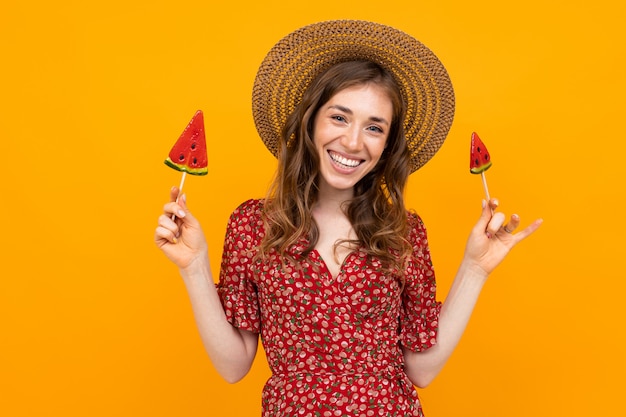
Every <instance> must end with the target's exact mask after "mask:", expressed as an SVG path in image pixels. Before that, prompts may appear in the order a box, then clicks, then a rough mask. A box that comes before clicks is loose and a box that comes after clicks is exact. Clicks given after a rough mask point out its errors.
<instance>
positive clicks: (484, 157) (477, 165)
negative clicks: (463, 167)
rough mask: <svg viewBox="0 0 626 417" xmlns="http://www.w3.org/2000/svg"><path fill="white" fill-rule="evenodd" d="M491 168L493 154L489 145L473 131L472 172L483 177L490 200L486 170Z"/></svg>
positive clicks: (471, 149)
mask: <svg viewBox="0 0 626 417" xmlns="http://www.w3.org/2000/svg"><path fill="white" fill-rule="evenodd" d="M489 168H491V156H490V155H489V151H488V150H487V147H486V146H485V144H484V143H483V141H482V140H480V138H479V137H478V135H477V134H476V132H472V141H471V145H470V172H471V173H472V174H480V175H481V177H482V179H483V187H484V188H485V194H486V195H487V201H489V199H490V198H489V189H488V188H487V179H486V178H485V171H487V170H488V169H489Z"/></svg>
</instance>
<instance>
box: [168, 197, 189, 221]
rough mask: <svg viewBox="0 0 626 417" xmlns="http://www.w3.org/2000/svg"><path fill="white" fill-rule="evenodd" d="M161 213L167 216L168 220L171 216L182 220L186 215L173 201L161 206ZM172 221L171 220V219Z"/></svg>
mask: <svg viewBox="0 0 626 417" xmlns="http://www.w3.org/2000/svg"><path fill="white" fill-rule="evenodd" d="M163 212H164V213H165V214H168V215H169V216H170V218H171V217H172V215H174V216H176V217H180V218H184V217H185V216H186V215H187V211H186V210H185V209H184V208H183V206H181V205H180V204H178V203H176V202H175V201H170V202H169V203H166V204H165V205H164V206H163ZM172 220H173V219H172Z"/></svg>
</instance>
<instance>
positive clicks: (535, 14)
mask: <svg viewBox="0 0 626 417" xmlns="http://www.w3.org/2000/svg"><path fill="white" fill-rule="evenodd" d="M5 3H8V4H4V5H3V6H2V12H1V13H0V59H1V66H0V72H1V77H0V140H1V141H2V174H1V176H0V178H1V181H2V190H1V193H2V195H3V197H2V199H1V201H2V203H1V204H0V230H2V236H4V237H3V239H2V249H1V251H0V256H1V257H2V258H1V259H2V266H1V268H2V269H1V270H0V271H1V272H0V274H1V277H2V278H1V279H0V415H6V416H34V415H63V416H86V415H88V416H110V415H127V416H138V415H150V416H206V415H211V416H213V415H215V416H218V415H235V416H239V415H242V416H243V415H246V416H247V415H250V416H254V415H258V414H259V410H260V406H259V403H260V390H261V387H262V384H263V382H264V380H265V379H266V378H267V377H268V371H267V368H266V365H265V363H264V359H263V357H261V356H260V357H259V358H258V360H257V362H256V364H255V367H254V369H253V371H252V372H251V374H250V375H249V376H248V377H247V379H246V380H245V381H243V382H241V383H240V384H237V385H233V386H231V385H228V384H226V383H225V382H222V381H221V380H220V379H219V377H218V376H217V374H216V373H215V372H214V371H213V369H212V368H211V365H210V364H209V363H208V360H207V359H206V357H205V355H204V352H203V349H202V346H201V344H200V341H199V337H198V336H197V333H196V331H195V327H194V323H193V320H192V316H191V311H190V308H189V305H188V301H187V298H186V293H185V290H184V288H183V285H182V282H181V280H180V279H179V277H178V275H177V272H176V270H175V268H174V267H173V266H172V265H171V264H169V263H168V262H167V261H166V260H165V258H164V257H163V256H162V255H161V253H160V252H159V251H158V250H157V249H156V248H155V247H154V245H153V243H152V234H153V230H154V227H155V225H156V219H157V216H158V215H159V213H160V211H161V207H162V204H163V203H164V202H165V201H166V199H167V196H168V190H169V188H170V186H172V185H174V184H177V183H178V181H179V179H180V174H179V173H178V172H176V171H173V170H171V169H169V168H167V167H166V166H165V165H164V164H163V159H164V158H165V157H166V155H167V152H168V151H169V149H170V147H171V145H172V144H173V142H174V141H175V139H176V138H177V137H178V135H179V134H180V132H181V131H182V129H183V128H184V126H185V125H186V123H187V122H188V120H189V118H190V117H191V116H192V115H193V112H194V111H195V110H197V109H203V110H204V112H205V121H206V130H207V136H208V138H207V139H208V150H209V169H210V172H209V175H208V176H207V177H188V182H187V184H186V190H187V194H188V199H189V204H190V205H191V207H192V209H193V210H194V211H195V213H196V214H197V216H198V217H200V219H201V220H202V222H203V225H204V228H205V230H206V231H209V232H210V234H211V235H210V252H211V256H212V258H213V259H214V267H217V264H218V262H217V259H218V258H219V255H220V252H221V240H222V237H223V233H224V227H225V222H226V219H227V216H228V214H229V213H230V211H231V210H232V209H233V208H234V207H235V206H236V205H237V204H239V203H240V202H242V201H243V200H244V199H246V198H249V197H258V196H262V195H264V192H265V189H266V186H267V184H268V182H269V180H270V178H271V174H272V172H273V169H274V160H273V158H272V157H271V156H270V154H269V153H268V152H267V151H266V150H265V148H264V147H263V145H262V144H261V142H260V140H259V139H258V138H257V135H256V132H255V130H254V126H253V123H252V117H251V110H250V108H251V106H250V91H251V86H252V82H253V79H254V75H255V71H256V68H257V66H258V64H259V63H260V61H261V60H262V58H263V56H264V54H265V53H266V52H267V50H268V49H269V48H270V47H271V46H272V45H273V44H274V43H275V42H276V41H277V40H278V39H279V38H281V37H282V36H283V35H285V34H287V33H288V32H290V31H292V30H294V29H296V28H298V27H300V26H302V25H304V24H308V23H312V22H315V21H318V20H325V19H334V18H357V19H370V20H377V21H379V22H381V23H386V24H390V25H393V26H396V27H398V28H400V29H402V30H404V31H406V32H409V33H411V34H413V35H414V36H416V37H417V38H418V39H420V40H422V41H423V42H424V43H425V44H427V45H428V46H429V47H431V48H432V49H433V50H434V51H435V52H436V53H437V54H438V55H439V57H440V58H441V59H442V61H443V62H444V63H445V65H446V66H447V68H448V70H449V72H450V75H451V77H452V79H453V82H454V85H455V88H456V94H457V115H456V119H455V122H454V125H453V127H452V130H451V132H450V136H449V138H448V141H447V142H446V144H445V145H444V146H443V148H442V150H441V152H440V153H438V154H437V155H436V157H435V158H434V159H433V160H432V162H431V163H430V164H429V165H427V167H425V168H424V169H423V170H420V171H419V172H418V173H416V174H414V175H413V176H412V177H411V181H410V185H409V190H408V202H409V205H410V206H411V207H413V208H415V209H417V210H418V212H419V213H420V214H421V215H422V216H423V218H424V220H425V222H426V224H427V227H428V229H429V232H430V237H431V246H432V251H433V256H434V261H435V264H436V267H437V270H438V277H439V287H440V298H443V296H445V293H446V291H447V289H448V288H449V285H450V282H451V277H452V275H453V273H454V270H455V267H456V264H457V263H458V262H459V259H460V257H461V254H462V250H463V245H464V240H465V236H466V234H467V232H468V230H469V228H470V227H471V225H472V224H473V222H474V220H475V219H476V217H477V216H478V214H479V211H480V201H481V199H482V186H481V183H480V179H479V177H477V176H472V175H470V174H469V173H468V155H467V154H468V149H469V137H470V133H471V132H472V131H473V130H476V131H477V132H479V134H480V136H481V138H482V139H483V140H484V141H485V142H486V143H487V145H488V146H489V150H490V151H491V154H492V156H493V160H494V165H493V168H492V169H491V170H489V171H488V172H487V177H488V181H489V186H490V190H491V193H492V195H494V196H497V197H499V198H500V199H501V201H502V205H501V207H502V209H503V210H504V211H507V212H510V211H511V210H513V209H514V210H516V211H518V212H519V213H520V215H521V216H522V219H523V220H526V223H528V222H529V221H531V220H532V219H534V218H537V217H543V218H544V219H545V224H544V226H543V227H542V228H541V230H540V231H539V232H537V234H536V235H535V236H533V237H532V239H531V240H529V241H527V242H524V243H523V244H522V245H521V246H520V247H519V248H518V249H517V250H516V251H515V252H514V253H513V254H512V255H511V256H510V258H509V259H508V261H507V263H506V264H505V265H503V266H502V267H501V268H500V269H499V270H498V271H497V272H496V273H494V274H493V276H492V278H491V279H490V282H489V283H488V285H487V286H486V288H485V290H484V293H483V295H482V297H481V300H480V302H479V305H478V307H477V310H476V312H475V315H474V317H473V318H472V321H471V323H470V326H469V328H468V331H467V333H466V335H465V337H464V339H463V340H462V342H461V345H460V346H459V348H458V350H457V351H456V353H455V354H454V356H453V358H452V359H451V361H450V362H449V364H448V365H447V367H446V368H445V370H444V371H443V373H442V374H441V375H440V377H439V378H438V379H437V380H436V382H435V383H433V384H432V385H431V386H430V387H429V388H427V389H425V390H421V391H420V395H421V396H422V398H423V401H424V403H425V406H424V407H425V411H426V414H427V415H428V416H429V417H449V416H464V417H473V416H476V417H478V416H480V417H500V416H507V417H515V416H528V415H533V416H556V415H568V416H603V417H610V416H621V415H623V401H622V400H623V391H624V388H625V383H624V377H623V376H624V374H626V364H625V359H624V356H625V355H624V350H625V349H624V348H625V345H626V343H625V336H624V330H623V319H624V308H623V306H624V302H623V297H624V296H623V294H624V293H626V283H625V275H626V274H625V273H624V267H623V260H624V244H623V237H624V234H625V233H626V228H625V226H624V224H625V221H624V219H623V213H624V212H625V208H626V207H625V206H626V201H625V199H624V195H625V192H624V191H625V185H624V182H625V181H624V178H625V175H624V173H623V169H624V164H623V163H621V164H620V163H619V161H620V160H622V159H623V156H624V154H625V152H626V146H625V145H624V143H625V136H626V135H625V133H626V132H625V129H624V116H623V113H624V105H623V101H624V95H625V94H626V88H625V82H624V73H625V71H626V68H625V65H624V59H625V58H624V56H625V55H626V54H625V52H626V51H625V49H626V48H625V47H624V45H625V42H626V33H625V31H624V17H625V16H626V13H625V9H624V6H623V2H618V1H612V0H597V1H577V0H574V1H569V2H565V1H559V2H546V1H544V0H529V1H526V2H521V3H520V2H502V1H495V0H492V1H484V2H480V1H477V2H466V1H460V0H459V1H449V0H447V1H446V0H442V1H429V2H421V1H409V0H405V1H401V2H398V1H385V2H379V1H371V0H347V1H344V2H335V1H327V0H321V1H317V2H314V3H310V2H294V1H292V0H290V1H283V2H279V1H266V2H262V1H250V2H249V3H250V4H247V2H245V3H244V4H240V3H237V2H219V3H218V4H215V3H214V4H212V3H211V2H210V1H187V0H181V1H174V2H172V1H136V2H133V1H119V0H108V1H77V0H76V1H67V0H65V1H63V0H61V1H56V2H51V1H50V2H44V1H41V0H39V1H37V0H35V1H33V2H18V1H12V2H5ZM557 3H558V4H557ZM216 272H217V271H216Z"/></svg>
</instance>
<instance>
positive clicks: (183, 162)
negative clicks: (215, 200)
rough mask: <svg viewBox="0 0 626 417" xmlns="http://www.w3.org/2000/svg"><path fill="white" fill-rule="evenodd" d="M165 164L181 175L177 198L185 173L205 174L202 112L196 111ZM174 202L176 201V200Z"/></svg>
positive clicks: (205, 162) (204, 140) (173, 217)
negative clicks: (180, 172)
mask: <svg viewBox="0 0 626 417" xmlns="http://www.w3.org/2000/svg"><path fill="white" fill-rule="evenodd" d="M165 164H166V165H167V166H169V167H171V168H174V169H175V170H177V171H182V173H183V176H182V178H181V179H180V185H179V186H178V196H179V197H180V195H181V194H182V191H183V185H184V184H185V177H186V176H187V173H189V174H191V175H206V174H207V172H208V169H207V154H206V137H205V136H204V116H203V114H202V110H198V111H197V112H196V114H194V115H193V117H192V118H191V121H189V124H188V125H187V127H186V128H185V130H183V133H181V135H180V136H179V138H178V140H177V141H176V143H175V144H174V147H173V148H172V150H171V151H170V154H169V155H168V157H167V159H166V160H165ZM176 201H178V198H177V199H176ZM175 218H176V215H172V220H174V219H175Z"/></svg>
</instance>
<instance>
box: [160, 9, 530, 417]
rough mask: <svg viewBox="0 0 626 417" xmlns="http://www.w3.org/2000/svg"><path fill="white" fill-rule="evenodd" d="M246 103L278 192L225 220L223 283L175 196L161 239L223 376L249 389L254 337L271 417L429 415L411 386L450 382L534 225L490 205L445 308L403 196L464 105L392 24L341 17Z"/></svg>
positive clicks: (309, 36) (265, 67) (276, 59)
mask: <svg viewBox="0 0 626 417" xmlns="http://www.w3.org/2000/svg"><path fill="white" fill-rule="evenodd" d="M381 46H384V48H383V47H381ZM296 68H297V69H298V70H296ZM253 104H254V117H255V122H256V125H257V129H258V130H259V133H260V135H261V138H262V139H263V140H264V142H265V144H266V145H267V147H268V148H269V149H270V151H272V152H273V153H274V154H275V155H277V157H278V160H279V165H278V170H277V175H276V178H275V181H274V183H273V186H272V187H271V189H270V192H269V194H268V197H267V198H266V199H263V200H249V201H247V202H245V203H243V204H242V205H241V206H240V207H238V208H237V209H236V210H235V212H234V213H233V214H232V216H231V218H230V220H229V223H228V229H227V234H226V239H225V243H224V252H223V257H222V264H221V271H220V278H219V283H218V284H217V286H215V285H214V284H213V277H212V274H211V268H210V264H209V259H208V255H207V246H206V241H205V238H204V235H203V232H202V230H201V227H200V225H199V223H198V221H197V220H196V219H195V218H194V216H193V215H192V213H191V212H190V211H189V209H188V207H187V204H186V201H185V196H184V195H183V196H181V198H180V199H178V190H177V189H176V188H173V189H172V191H171V195H170V201H169V202H168V203H167V204H166V205H165V208H164V213H163V214H162V215H161V216H160V217H159V225H158V227H157V229H156V233H155V241H156V244H157V245H158V246H159V247H160V248H161V249H162V250H163V252H164V253H165V254H166V255H167V256H168V257H169V259H171V260H172V261H173V262H174V263H175V264H176V265H177V266H178V268H179V269H180V273H181V275H182V277H183V279H184V281H185V284H186V286H187V290H188V293H189V297H190V299H191V303H192V306H193V310H194V314H195V318H196V321H197V325H198V329H199V331H200V335H201V337H202V340H203V342H204V345H205V347H206V350H207V352H208V355H209V357H210V359H211V361H212V363H213V364H214V366H215V367H216V369H217V370H218V372H219V373H220V374H221V375H222V376H223V377H224V378H225V379H226V380H227V381H229V382H236V381H238V380H239V379H241V378H242V377H243V376H245V375H246V373H247V372H248V370H249V369H250V366H251V364H252V361H253V360H254V357H255V354H256V350H257V344H258V338H259V335H260V336H261V339H262V342H263V345H264V348H265V351H266V354H267V360H268V363H269V365H270V368H271V370H272V377H271V378H270V379H269V380H268V382H267V384H266V385H265V388H264V390H263V396H262V403H263V415H264V416H346V415H352V416H409V415H412V416H421V415H423V414H422V409H421V406H420V402H419V399H418V397H417V393H416V391H415V389H414V387H413V385H417V386H419V387H424V386H426V385H428V384H429V383H430V382H431V381H432V379H433V378H434V377H435V376H436V375H437V373H438V372H439V371H440V370H441V368H442V367H443V365H444V363H445V362H446V360H447V359H448V358H449V356H450V354H451V353H452V351H453V349H454V348H455V346H456V345H457V342H458V341H459V339H460V337H461V335H462V333H463V331H464V329H465V327H466V324H467V322H468V320H469V317H470V315H471V312H472V310H473V308H474V304H475V303H476V300H477V298H478V296H479V293H480V291H481V288H482V286H483V284H484V283H485V281H486V279H487V276H488V275H489V273H490V272H491V271H492V270H493V269H494V268H495V267H496V266H497V265H498V264H499V263H500V262H501V261H502V260H503V259H504V257H505V256H506V254H507V253H508V252H509V250H510V249H511V248H512V247H513V246H515V245H516V244H517V243H518V242H520V241H521V240H522V239H524V238H525V237H527V236H528V235H530V234H531V233H532V232H534V231H535V230H536V229H537V228H538V227H539V225H540V223H541V222H540V221H536V222H534V223H532V224H531V225H530V226H528V227H527V228H526V229H524V230H522V231H520V232H518V233H515V234H514V233H512V232H513V231H514V229H516V228H517V227H518V225H519V217H518V216H516V215H513V216H511V218H510V220H509V221H508V222H507V223H506V224H505V216H504V215H503V214H502V213H499V212H495V209H496V207H497V201H496V200H491V201H490V202H484V203H483V208H482V214H481V216H480V218H479V220H478V222H477V223H476V225H475V226H474V228H473V230H472V231H471V233H470V236H469V239H468V242H467V247H466V251H465V256H464V258H463V261H462V263H461V265H460V267H459V269H458V273H457V276H456V278H455V280H454V283H453V285H452V288H451V289H450V291H449V294H448V296H447V297H446V300H445V302H444V303H443V304H442V303H440V302H438V301H437V300H436V294H435V276H434V272H433V267H432V263H431V260H430V254H429V248H428V243H427V239H426V231H425V228H424V225H423V223H422V221H421V220H420V218H419V217H418V216H417V215H416V214H414V213H412V212H409V211H407V210H406V209H405V207H404V200H403V192H404V187H405V184H406V181H407V178H408V175H409V174H410V173H411V172H412V171H414V170H416V169H418V168H419V167H420V166H422V165H423V164H424V163H425V162H426V161H428V159H430V157H432V155H433V154H434V153H435V152H436V150H437V149H438V148H439V146H440V145H441V143H442V142H443V140H444V138H445V136H446V134H447V131H448V129H449V127H450V123H451V121H452V115H453V109H454V97H453V95H452V89H451V85H450V82H449V79H448V77H447V73H446V72H445V70H444V69H443V67H442V66H441V64H440V62H439V61H438V60H437V59H436V57H434V55H433V54H432V52H430V51H429V50H428V49H426V48H425V47H424V46H423V45H422V44H420V43H419V42H417V41H416V40H415V39H413V38H411V37H410V36H408V35H406V34H404V33H402V32H399V31H397V30H395V29H392V28H389V27H386V26H382V25H378V24H375V23H370V22H358V21H333V22H322V23H318V24H315V25H311V26H307V27H305V28H302V29H300V30H298V31H296V32H294V33H292V34H290V35H288V36H287V37H286V38H285V39H283V40H282V41H281V42H279V43H278V44H277V45H276V46H275V47H274V48H273V49H272V51H270V54H268V57H266V60H265V61H264V63H263V64H262V65H261V68H260V70H259V73H258V75H257V80H256V82H255V88H254V94H253ZM177 200H178V201H177ZM172 215H176V220H172Z"/></svg>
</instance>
